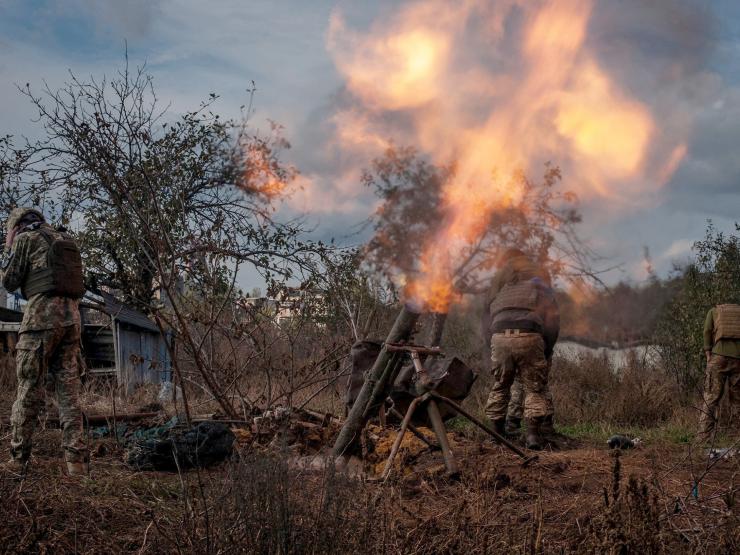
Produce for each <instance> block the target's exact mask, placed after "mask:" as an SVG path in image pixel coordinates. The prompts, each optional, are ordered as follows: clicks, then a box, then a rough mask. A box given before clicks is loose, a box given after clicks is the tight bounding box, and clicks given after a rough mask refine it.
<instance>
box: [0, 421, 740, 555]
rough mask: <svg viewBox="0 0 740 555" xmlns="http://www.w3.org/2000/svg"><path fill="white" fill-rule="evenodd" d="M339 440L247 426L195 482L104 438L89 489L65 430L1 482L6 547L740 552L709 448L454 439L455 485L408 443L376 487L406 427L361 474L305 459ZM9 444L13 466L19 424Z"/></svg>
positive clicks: (730, 468) (380, 444) (726, 476)
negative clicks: (127, 459)
mask: <svg viewBox="0 0 740 555" xmlns="http://www.w3.org/2000/svg"><path fill="white" fill-rule="evenodd" d="M242 430H244V428H242ZM335 432H336V427H331V426H330V427H328V428H326V429H324V430H321V431H320V433H318V435H317V434H316V433H312V434H308V436H305V437H302V438H301V437H298V438H296V436H295V434H293V436H292V437H291V439H290V441H292V442H293V444H292V445H288V444H287V443H288V442H282V443H281V442H279V441H271V442H266V441H258V436H256V435H255V434H254V433H252V432H251V431H249V430H245V431H240V432H237V445H236V450H235V455H234V457H233V459H232V461H230V462H226V463H222V464H220V465H219V466H216V467H214V468H210V469H208V470H203V471H189V472H183V473H166V472H135V471H133V470H132V469H130V468H128V467H127V466H126V465H125V464H124V463H123V447H122V446H121V445H119V443H118V442H117V441H116V439H115V438H110V437H109V438H103V439H97V440H92V474H91V476H90V477H89V478H85V479H79V478H70V477H68V476H66V475H65V473H64V471H63V467H62V462H61V461H62V459H61V452H60V448H59V441H60V432H59V431H58V430H54V429H47V430H43V431H41V432H40V433H38V435H37V437H36V445H35V454H34V459H33V464H32V465H31V467H30V469H29V472H28V474H27V475H26V477H25V478H23V479H20V478H18V477H16V476H13V475H10V474H9V473H3V474H2V475H0V496H2V499H3V501H2V509H1V510H0V519H1V520H0V546H2V549H3V551H4V552H42V553H51V552H55V553H64V552H80V553H101V552H111V553H117V552H136V553H166V552H182V553H202V552H213V553H217V552H221V553H229V552H234V553H236V552H282V553H305V552H314V553H328V552H337V553H344V552H347V550H353V551H356V552H373V553H377V552H387V553H400V552H403V553H439V552H448V553H458V552H466V553H475V552H478V553H496V552H521V553H534V552H548V553H549V552H595V551H601V552H630V551H640V552H661V551H662V552H677V551H679V552H732V551H733V550H735V549H737V546H738V542H740V531H739V530H740V520H739V519H738V516H737V513H738V507H737V504H736V501H735V500H736V497H737V490H738V487H737V484H738V482H739V481H740V457H737V456H736V457H733V458H728V459H722V460H719V461H718V462H714V463H711V462H708V460H707V458H706V456H705V452H704V450H703V449H698V448H695V447H694V448H692V446H691V445H689V444H687V445H683V446H681V445H671V444H668V443H661V442H654V443H648V444H646V445H643V446H642V447H641V448H639V449H634V450H629V451H624V452H622V453H620V455H619V456H615V453H614V452H613V451H610V450H609V449H608V448H607V446H606V445H605V443H603V442H598V443H597V442H595V441H593V442H586V441H575V440H571V441H568V442H567V445H566V448H565V449H563V450H560V451H546V452H543V453H541V454H540V456H539V460H538V461H537V462H535V463H533V464H530V465H528V466H526V467H525V466H522V465H521V463H520V461H519V460H518V459H517V457H516V456H515V455H513V454H512V453H510V452H509V451H507V450H505V449H503V448H502V447H500V446H498V445H496V444H494V443H491V442H490V441H488V440H484V439H482V438H479V437H469V434H468V435H464V434H463V433H451V434H450V438H451V441H452V447H453V450H454V452H455V454H456V456H457V459H458V461H459V463H460V466H461V469H462V473H461V476H460V477H459V478H458V479H454V480H451V479H449V478H448V477H446V476H445V472H444V465H443V464H442V459H441V455H440V453H439V452H430V451H429V450H428V449H426V448H425V447H424V446H423V444H421V442H419V441H418V440H416V439H407V440H405V442H404V446H403V449H402V450H401V453H400V457H399V460H398V464H397V466H396V467H395V468H394V472H393V474H392V475H391V478H390V479H389V480H388V481H387V482H385V483H381V482H378V481H376V480H374V477H375V476H377V473H378V471H379V470H380V469H382V465H383V461H384V459H385V457H386V456H387V452H388V450H389V449H390V444H391V442H392V440H393V438H394V434H395V432H393V431H392V430H388V429H386V430H383V429H380V428H378V427H371V428H370V429H369V430H368V432H367V434H366V437H365V442H364V445H365V451H366V452H365V463H364V469H363V470H364V471H365V477H364V478H359V479H356V478H347V477H344V476H342V475H341V474H337V473H336V472H335V471H334V470H331V469H329V470H326V469H324V470H321V469H319V468H318V467H320V465H317V464H314V465H313V466H314V468H313V469H312V468H310V465H306V464H305V462H306V461H307V460H310V457H311V456H315V455H316V453H317V451H318V450H320V445H317V439H318V438H321V442H325V443H327V444H330V441H331V437H332V435H333V434H334V433H335ZM263 439H264V438H263ZM0 441H1V442H2V451H0V455H2V456H3V458H5V457H6V456H7V455H8V449H7V446H8V442H9V429H8V427H7V425H3V426H2V428H0ZM307 456H308V457H309V459H306V457H307ZM297 461H298V462H297ZM697 483H698V486H697V485H696V484H697ZM625 550H626V551H625Z"/></svg>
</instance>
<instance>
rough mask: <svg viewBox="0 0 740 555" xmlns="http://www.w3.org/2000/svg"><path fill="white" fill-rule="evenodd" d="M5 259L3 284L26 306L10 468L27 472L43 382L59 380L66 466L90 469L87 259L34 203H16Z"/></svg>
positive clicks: (83, 471) (72, 469)
mask: <svg viewBox="0 0 740 555" xmlns="http://www.w3.org/2000/svg"><path fill="white" fill-rule="evenodd" d="M7 233H8V235H7V238H6V242H5V247H6V250H8V249H9V250H10V253H9V255H8V257H7V259H6V263H5V267H4V271H3V276H2V284H3V286H4V287H5V288H6V289H7V290H8V291H15V290H16V289H20V290H21V293H22V294H23V297H24V298H25V299H26V300H27V301H28V304H26V307H25V311H24V315H23V321H22V322H21V327H20V335H19V339H18V343H17V346H16V350H17V354H16V372H17V376H18V392H17V396H16V400H15V403H14V404H13V412H12V415H11V427H12V437H11V442H10V446H11V459H10V461H8V462H7V463H5V464H4V467H5V468H6V469H8V470H13V471H24V470H25V467H26V465H27V464H28V461H29V458H30V456H31V439H32V436H33V432H34V428H35V421H36V417H37V415H38V413H39V409H40V408H41V406H42V404H43V402H44V397H43V391H44V386H45V381H46V380H47V379H51V380H53V383H54V385H55V389H56V395H57V402H58V404H59V421H60V423H61V426H62V446H63V448H64V454H65V460H66V462H67V471H68V472H69V474H70V475H79V474H87V472H88V461H89V455H88V449H87V445H86V443H85V441H84V436H83V428H82V413H81V411H80V408H79V401H78V394H79V388H80V376H79V373H78V368H77V360H78V357H79V352H80V312H79V299H80V298H81V297H82V295H83V294H84V292H85V287H84V284H83V277H82V261H81V259H80V252H79V250H78V248H77V245H76V244H75V242H74V241H73V240H72V239H71V237H70V236H69V235H67V234H66V233H64V232H62V231H57V230H55V229H54V228H52V227H51V226H50V225H48V224H47V223H46V221H45V220H44V216H43V214H42V213H41V212H39V211H38V210H35V209H33V208H15V209H13V210H12V211H11V213H10V216H9V217H8V222H7Z"/></svg>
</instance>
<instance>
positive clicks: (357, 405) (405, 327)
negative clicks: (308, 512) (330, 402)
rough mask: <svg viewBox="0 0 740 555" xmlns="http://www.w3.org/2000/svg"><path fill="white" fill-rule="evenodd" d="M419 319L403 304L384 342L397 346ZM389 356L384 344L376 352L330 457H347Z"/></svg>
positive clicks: (354, 442) (389, 360)
mask: <svg viewBox="0 0 740 555" xmlns="http://www.w3.org/2000/svg"><path fill="white" fill-rule="evenodd" d="M419 316H421V313H420V312H417V311H416V310H414V309H412V308H411V307H410V306H408V305H404V307H403V308H402V309H401V311H400V312H399V313H398V316H397V317H396V321H395V322H394V323H393V327H392V328H391V331H390V333H388V337H387V338H386V340H385V342H386V343H399V342H401V341H405V340H407V339H408V338H409V337H410V336H411V333H412V332H413V331H414V326H415V325H416V322H417V320H418V319H419ZM392 355H393V353H389V352H388V351H387V350H386V348H385V345H384V346H383V348H382V349H381V350H380V353H379V354H378V357H377V358H376V359H375V363H374V364H373V367H372V368H371V370H370V372H369V373H368V376H367V378H366V379H365V383H364V384H363V385H362V389H361V390H360V393H359V394H358V395H357V399H356V400H355V402H354V404H353V405H352V408H351V409H350V411H349V414H348V415H347V419H346V420H345V421H344V425H343V426H342V429H341V430H340V431H339V435H338V436H337V439H336V441H335V442H334V447H333V448H332V456H334V457H341V456H344V455H346V454H350V451H351V449H352V447H353V446H354V445H355V444H356V442H357V440H358V439H359V437H360V432H361V431H362V429H363V428H364V427H365V424H366V423H367V418H366V417H365V409H366V408H367V407H368V406H371V405H372V404H374V403H375V402H377V401H375V400H373V393H374V392H375V390H376V388H375V385H377V383H378V382H379V381H380V380H381V379H382V377H383V374H384V372H385V371H386V368H387V367H388V365H389V363H390V362H391V359H392ZM382 393H383V394H384V393H386V392H385V391H383V392H382ZM375 395H377V393H375ZM382 401H383V399H380V402H382Z"/></svg>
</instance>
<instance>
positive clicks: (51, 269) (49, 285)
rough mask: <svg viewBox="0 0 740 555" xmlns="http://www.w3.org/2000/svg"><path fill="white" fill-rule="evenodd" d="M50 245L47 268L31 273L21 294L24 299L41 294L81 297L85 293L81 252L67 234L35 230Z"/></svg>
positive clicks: (47, 254)
mask: <svg viewBox="0 0 740 555" xmlns="http://www.w3.org/2000/svg"><path fill="white" fill-rule="evenodd" d="M37 231H38V232H39V233H40V234H41V236H42V237H43V238H44V240H45V241H46V242H47V244H48V245H49V250H48V251H47V253H46V267H45V268H37V269H34V270H31V272H30V275H29V276H28V278H27V279H26V282H25V283H24V285H23V287H22V289H21V292H22V293H23V297H25V298H26V299H29V298H31V297H32V296H34V295H37V294H39V293H43V294H45V295H54V296H60V297H71V298H75V299H79V298H81V297H82V296H83V295H84V294H85V283H84V279H83V275H82V257H81V256H80V249H79V248H78V247H77V243H75V242H74V241H73V240H72V239H71V238H70V237H69V236H68V235H66V234H64V233H55V234H52V233H51V232H49V231H48V230H46V229H43V228H39V229H38V230H37Z"/></svg>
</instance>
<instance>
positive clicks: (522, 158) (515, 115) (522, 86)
mask: <svg viewBox="0 0 740 555" xmlns="http://www.w3.org/2000/svg"><path fill="white" fill-rule="evenodd" d="M514 11H516V12H517V13H521V14H524V24H523V34H522V35H521V36H522V43H521V45H520V48H519V52H520V59H517V60H516V63H514V64H511V63H510V64H507V63H504V62H501V63H499V65H500V66H502V67H503V68H504V69H501V70H498V71H492V70H490V69H489V68H488V67H487V66H485V65H483V64H481V63H480V62H477V61H475V60H474V61H471V55H470V52H468V51H467V50H466V46H465V45H466V41H467V40H468V39H469V37H468V34H469V33H470V32H471V31H470V29H471V28H472V29H474V32H476V33H478V34H479V36H478V37H477V38H478V40H479V42H480V41H482V42H483V43H484V44H486V47H487V48H488V49H490V51H491V53H492V56H493V57H494V58H495V56H496V54H497V52H498V48H499V46H500V45H501V43H502V42H503V41H504V40H505V38H506V37H505V36H504V35H505V28H506V25H505V21H506V19H507V17H509V16H510V15H511V14H512V13H514ZM591 12H592V2H591V1H590V0H557V1H555V0H539V1H536V0H530V1H527V2H523V1H517V0H504V1H503V2H500V3H497V4H496V7H492V6H491V5H490V3H488V2H484V1H483V0H480V1H476V0H465V1H462V2H448V1H446V0H422V1H418V2H416V3H413V4H410V5H406V6H405V7H404V8H402V9H401V10H400V11H399V12H398V13H396V14H394V15H393V17H392V18H390V19H389V20H382V21H378V22H376V24H375V25H374V26H373V27H372V28H371V29H370V30H369V32H367V33H366V34H362V33H358V32H355V31H352V30H350V29H348V28H347V27H346V25H345V24H344V22H343V20H342V18H341V16H340V14H339V13H338V12H335V13H334V14H333V15H332V18H331V21H330V27H329V33H328V39H327V45H328V48H329V51H330V52H331V54H332V56H333V58H334V61H335V63H336V66H337V68H338V69H339V71H340V72H341V73H342V75H343V76H344V77H345V79H346V83H347V87H348V89H349V90H350V91H351V92H352V93H353V94H354V95H355V96H356V97H357V98H358V99H359V100H360V101H361V103H362V108H363V109H364V110H365V113H366V114H367V115H366V116H365V117H364V120H363V118H358V117H357V114H356V113H354V114H353V117H352V118H344V117H343V116H340V117H339V118H338V119H337V125H338V129H339V130H340V133H347V134H348V135H349V136H351V137H355V138H356V137H358V133H359V136H362V135H363V134H364V133H365V132H367V134H366V137H367V141H369V142H374V143H376V144H377V143H379V142H381V141H380V140H379V139H377V137H379V136H380V135H381V133H380V132H379V130H378V128H377V126H378V119H379V118H376V119H375V120H373V118H372V117H370V116H377V115H379V114H383V113H388V112H394V113H395V112H400V111H403V113H404V115H405V116H406V118H407V119H409V120H410V121H411V122H412V123H411V125H410V126H408V125H406V126H405V128H404V129H403V130H402V133H403V132H405V133H406V136H402V137H401V140H403V141H413V143H412V144H415V145H417V146H418V147H419V148H420V149H422V150H423V151H424V152H425V153H426V154H428V155H429V156H430V157H431V158H432V160H433V161H434V162H435V163H439V164H446V163H448V162H449V161H450V160H453V159H454V160H456V162H457V165H456V168H457V172H456V174H455V177H454V179H452V180H450V181H449V182H448V183H446V184H445V186H444V189H443V192H442V202H443V206H442V208H443V213H444V214H445V215H446V218H445V222H444V225H443V227H442V230H441V231H440V232H439V234H438V235H437V236H435V237H430V238H429V241H428V244H427V245H426V247H425V248H424V249H423V252H422V253H421V255H420V257H419V260H418V270H419V272H418V276H414V277H413V279H412V278H411V277H409V276H402V277H401V280H400V281H401V282H402V285H403V286H404V290H405V294H406V297H407V300H410V301H415V302H417V303H418V304H420V305H425V306H426V307H428V308H430V309H432V310H437V311H444V310H446V309H447V307H448V306H449V304H450V303H451V302H453V301H455V299H456V298H457V297H456V294H455V292H454V290H453V289H454V287H453V282H454V277H455V276H454V272H455V268H456V266H457V263H458V262H459V261H458V260H457V256H458V255H459V253H460V252H461V251H462V249H463V247H465V246H467V245H470V244H472V243H473V242H474V241H475V240H476V239H477V238H478V237H480V236H481V234H482V233H483V232H484V230H485V228H486V226H487V224H488V222H489V221H490V216H491V214H492V213H494V212H495V211H497V210H500V209H502V208H505V207H506V206H508V205H510V204H511V203H514V202H516V201H517V200H518V199H520V198H521V195H522V191H521V190H520V189H519V187H521V185H517V183H519V182H518V181H517V180H510V179H508V178H509V177H510V176H512V175H514V173H515V172H517V171H518V170H521V169H524V170H528V169H531V168H532V167H533V166H535V167H537V165H539V164H541V163H542V162H543V161H544V160H548V159H549V160H554V161H556V162H557V163H558V164H560V165H562V166H564V168H565V169H566V170H567V171H568V175H569V176H570V177H571V179H572V180H573V181H572V183H571V188H572V189H574V190H576V191H577V193H578V195H579V196H580V197H581V198H586V199H588V198H593V197H598V196H606V197H608V198H610V199H611V202H614V201H621V200H622V199H625V198H629V196H630V195H632V194H633V193H640V192H641V191H642V190H644V188H645V187H649V186H650V185H649V184H650V183H654V185H655V186H659V185H660V184H661V183H662V182H664V181H665V180H666V176H668V177H669V176H670V173H672V172H673V171H674V170H675V168H676V166H677V165H678V163H679V162H680V159H681V158H682V156H683V153H685V147H683V149H682V148H681V147H676V148H677V149H678V150H675V149H674V153H673V154H672V156H671V159H670V160H669V161H668V162H667V163H664V164H663V165H662V168H661V169H660V170H657V171H653V169H652V168H649V167H648V159H649V157H648V152H649V149H650V147H651V143H652V142H653V139H654V138H655V135H656V133H657V130H656V125H655V122H654V120H653V117H652V115H651V114H650V112H649V110H648V109H647V107H646V106H644V105H643V104H642V103H640V102H639V101H638V100H636V99H633V98H631V97H630V96H629V94H628V93H627V92H626V91H625V90H622V89H621V88H620V86H619V85H618V84H617V83H615V82H614V80H613V79H612V78H611V76H610V75H609V74H608V72H607V71H606V70H605V69H604V68H603V67H601V65H600V64H599V62H598V60H597V59H596V58H595V56H594V55H592V54H591V53H590V52H589V49H588V47H587V44H586V43H587V39H588V24H589V21H590V18H591ZM473 24H475V25H473ZM363 121H365V122H366V125H365V127H364V129H365V131H362V130H360V131H358V128H357V125H358V123H362V122H363ZM344 124H346V129H343V126H344ZM409 127H410V128H411V129H410V130H409V129H408V128H409ZM394 131H396V130H393V129H385V132H386V133H387V134H392V133H394ZM354 142H358V141H357V140H355V141H354ZM494 171H495V172H496V175H497V176H499V177H500V180H495V179H494V178H493V177H492V174H493V172H494ZM651 173H652V175H651ZM499 182H500V183H503V184H506V185H500V184H498V183H499Z"/></svg>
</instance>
